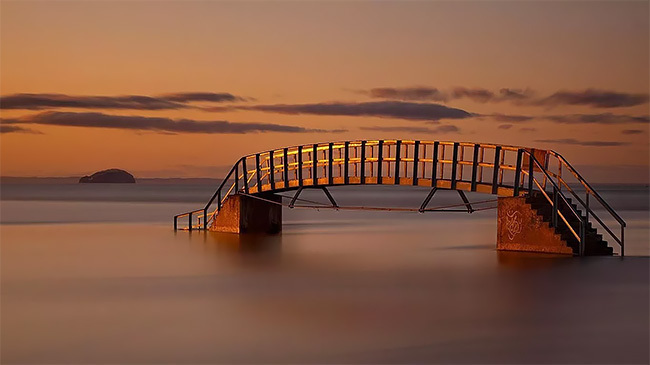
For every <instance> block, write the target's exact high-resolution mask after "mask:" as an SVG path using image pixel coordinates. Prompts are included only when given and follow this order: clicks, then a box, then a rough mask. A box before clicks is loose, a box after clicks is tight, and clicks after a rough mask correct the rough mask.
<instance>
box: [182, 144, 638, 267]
mask: <svg viewBox="0 0 650 365" xmlns="http://www.w3.org/2000/svg"><path fill="white" fill-rule="evenodd" d="M342 185H403V186H407V185H408V186H419V187H428V188H430V189H431V190H430V191H429V193H428V195H427V196H426V197H425V198H424V201H423V203H422V205H421V206H420V207H419V208H379V207H342V206H338V204H337V203H336V201H335V200H334V198H333V197H332V195H331V194H330V192H329V191H328V190H327V187H330V186H342ZM304 189H322V190H323V191H324V192H325V194H326V196H327V197H328V199H329V201H330V202H331V206H328V207H330V208H334V209H371V210H401V211H419V212H428V211H438V210H440V208H441V207H438V208H427V205H428V204H429V202H430V200H431V198H432V197H433V195H434V194H435V192H436V191H437V190H439V189H445V190H456V191H458V192H459V194H460V195H461V197H462V198H463V204H459V206H462V207H463V208H464V209H466V211H468V212H470V213H471V212H473V211H477V210H481V209H483V208H477V209H475V208H474V207H473V206H472V205H471V204H475V205H476V204H484V203H487V202H490V201H489V200H486V201H481V202H474V203H470V202H469V201H468V200H467V198H466V196H465V194H464V192H479V193H485V194H491V195H496V196H499V197H517V196H522V195H526V196H528V197H530V198H535V199H536V201H535V202H536V204H537V205H538V209H539V210H540V214H545V215H546V216H547V218H548V223H549V224H550V226H551V227H554V228H555V229H556V230H558V231H560V232H561V233H562V237H563V239H565V240H566V241H568V242H570V243H572V247H574V254H576V255H583V254H585V247H587V246H588V245H589V244H591V243H593V242H592V241H598V240H599V241H602V235H600V234H598V233H597V232H596V225H597V227H599V228H602V229H603V230H604V231H605V232H607V234H608V235H609V237H611V239H612V240H613V241H614V242H616V243H617V244H618V245H619V247H620V254H621V256H623V255H624V252H625V243H624V242H625V241H624V231H625V221H624V220H623V219H622V218H621V217H620V216H619V215H618V214H617V213H616V212H615V211H614V210H613V209H612V208H611V207H610V206H609V204H607V202H606V201H605V200H604V199H603V198H602V197H601V196H600V194H598V192H596V190H594V189H593V187H592V186H591V185H590V184H589V183H588V182H587V181H586V180H585V179H584V178H583V177H582V176H581V175H580V174H579V173H578V172H577V171H576V170H575V169H574V168H573V166H571V164H570V163H569V162H568V161H567V160H566V159H565V158H564V157H562V155H560V154H559V153H557V152H555V151H552V150H540V149H532V148H526V147H519V146H507V145H496V144H487V143H480V144H479V143H465V142H443V141H417V140H367V141H366V140H363V141H342V142H327V143H316V144H309V145H300V146H292V147H285V148H280V149H275V150H271V151H266V152H260V153H256V154H252V155H247V156H244V157H242V158H240V159H239V160H238V161H237V162H236V163H235V164H234V166H233V167H232V168H231V169H230V171H229V172H228V174H227V175H226V177H225V178H224V179H223V181H222V182H221V184H220V185H219V187H218V188H217V190H216V191H215V193H214V194H213V196H212V197H211V198H210V200H209V201H208V203H207V204H206V205H205V206H204V207H202V208H201V209H197V210H194V211H191V212H186V213H182V214H179V215H176V216H175V217H174V229H175V230H176V229H186V230H200V229H208V227H209V226H210V224H212V223H213V221H214V220H215V218H216V217H217V216H218V214H219V212H220V211H221V209H222V206H223V204H224V202H225V201H226V200H227V199H228V198H229V197H230V196H232V195H234V194H240V195H245V196H249V197H254V198H257V199H261V200H266V201H269V202H271V203H274V204H281V205H283V206H288V207H290V208H293V207H303V208H305V207H306V208H324V207H325V206H323V205H296V202H298V201H303V200H302V199H300V197H299V196H300V193H301V192H302V191H303V190H304ZM292 190H296V193H295V194H294V196H293V197H285V196H283V197H285V198H288V199H290V202H289V203H288V204H287V203H282V201H281V200H280V201H279V202H278V201H276V200H269V199H267V197H268V196H269V195H270V194H276V193H280V192H286V191H292ZM492 201H494V200H492ZM307 202H309V201H307ZM311 203H314V202H311ZM446 208H450V206H448V207H446ZM601 215H602V217H601ZM185 222H186V225H184V226H182V227H181V226H179V224H182V223H185ZM616 231H618V233H616ZM603 242H604V241H603ZM610 251H611V248H610Z"/></svg>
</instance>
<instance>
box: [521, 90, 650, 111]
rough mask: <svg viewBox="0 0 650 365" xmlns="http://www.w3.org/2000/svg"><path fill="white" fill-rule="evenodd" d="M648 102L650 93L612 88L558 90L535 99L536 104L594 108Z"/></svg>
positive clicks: (626, 105)
mask: <svg viewBox="0 0 650 365" xmlns="http://www.w3.org/2000/svg"><path fill="white" fill-rule="evenodd" d="M647 102H648V94H631V93H622V92H616V91H610V90H598V89H587V90H583V91H558V92H556V93H554V94H552V95H551V96H548V97H546V98H543V99H541V100H538V101H535V102H534V103H533V104H535V105H544V106H556V105H586V106H590V107H593V108H620V107H628V106H636V105H642V104H645V103H647Z"/></svg>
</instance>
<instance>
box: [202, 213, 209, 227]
mask: <svg viewBox="0 0 650 365" xmlns="http://www.w3.org/2000/svg"><path fill="white" fill-rule="evenodd" d="M207 229H208V208H203V230H207Z"/></svg>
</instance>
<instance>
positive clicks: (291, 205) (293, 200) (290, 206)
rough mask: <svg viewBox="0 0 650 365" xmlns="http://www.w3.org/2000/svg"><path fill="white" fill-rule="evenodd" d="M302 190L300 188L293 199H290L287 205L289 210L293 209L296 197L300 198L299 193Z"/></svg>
mask: <svg viewBox="0 0 650 365" xmlns="http://www.w3.org/2000/svg"><path fill="white" fill-rule="evenodd" d="M303 189H304V188H303V187H301V188H299V189H298V191H296V194H294V196H293V198H291V203H289V208H291V209H293V207H294V205H295V204H296V200H298V196H300V193H302V190H303Z"/></svg>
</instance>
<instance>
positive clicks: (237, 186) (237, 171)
mask: <svg viewBox="0 0 650 365" xmlns="http://www.w3.org/2000/svg"><path fill="white" fill-rule="evenodd" d="M237 193H239V161H237V163H236V164H235V194H237Z"/></svg>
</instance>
